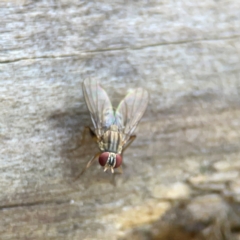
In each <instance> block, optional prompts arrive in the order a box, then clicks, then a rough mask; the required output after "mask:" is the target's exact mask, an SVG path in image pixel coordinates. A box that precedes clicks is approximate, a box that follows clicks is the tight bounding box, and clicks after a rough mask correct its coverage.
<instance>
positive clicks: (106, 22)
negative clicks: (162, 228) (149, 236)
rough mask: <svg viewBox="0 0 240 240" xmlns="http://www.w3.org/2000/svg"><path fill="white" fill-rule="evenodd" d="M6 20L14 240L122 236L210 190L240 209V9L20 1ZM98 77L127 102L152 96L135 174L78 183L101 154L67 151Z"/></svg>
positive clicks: (1, 229) (5, 130)
mask: <svg viewBox="0 0 240 240" xmlns="http://www.w3.org/2000/svg"><path fill="white" fill-rule="evenodd" d="M0 19H1V22H0V29H1V37H0V47H1V51H0V71H1V84H0V112H1V115H0V131H1V142H0V144H1V145H0V151H1V160H0V171H1V174H0V186H1V194H0V202H1V214H0V219H1V221H0V234H1V237H0V238H1V239H2V240H3V239H11V240H12V239H38V240H40V239H41V240H47V239H51V240H52V239H71V240H74V239H111V240H112V239H117V238H118V237H119V236H122V235H124V234H125V231H127V230H129V229H131V228H132V227H136V226H137V227H139V226H141V225H142V224H145V223H149V222H150V221H155V220H156V219H158V218H159V217H160V216H161V215H162V214H163V213H164V212H165V211H166V210H169V209H170V208H171V206H172V205H171V201H169V200H171V199H174V200H178V199H189V198H191V197H192V196H196V195H201V194H212V193H215V194H219V196H223V198H224V197H226V196H228V197H229V196H230V197H231V198H232V199H233V201H234V203H235V204H238V206H239V204H240V195H239V192H240V177H239V170H240V150H239V147H240V4H239V1H238V0H226V1H224V0H223V1H211V0H205V1H181V0H180V1H157V0H153V1H118V2H115V1H100V2H94V1H76V0H68V1H66V0H65V1H64V0H61V1H28V0H25V1H24V0H22V1H17V0H15V1H13V0H12V1H1V3H0ZM89 76H90V77H91V76H94V77H98V78H99V79H100V81H101V83H102V85H103V86H104V88H105V89H106V90H107V92H108V93H109V95H110V96H111V97H112V99H113V100H114V102H116V103H117V101H119V100H121V98H122V97H123V96H124V95H125V94H126V93H127V90H128V89H129V88H134V87H137V86H142V87H145V88H146V89H147V90H148V91H149V93H150V95H151V99H150V103H149V107H148V109H147V111H146V114H145V115H144V118H143V120H142V122H141V124H140V126H139V128H138V138H137V139H136V140H135V142H134V143H133V144H132V146H131V147H130V148H129V149H128V151H126V154H125V158H124V161H125V166H124V174H123V175H117V176H116V177H115V179H112V176H111V174H110V173H109V174H106V173H103V172H102V169H100V167H98V166H97V164H96V165H94V166H92V167H91V168H90V169H89V170H88V171H87V172H86V174H85V175H84V176H83V177H82V178H81V179H79V180H78V181H77V182H73V179H74V177H75V176H76V175H77V174H78V173H79V172H80V171H81V169H82V168H83V167H84V166H85V164H86V162H87V161H88V160H89V158H90V157H91V156H92V154H93V153H95V152H96V151H97V147H96V146H95V145H94V144H92V143H91V139H87V140H86V142H85V143H84V145H82V146H81V147H80V148H78V149H77V150H76V151H69V149H72V148H75V147H76V146H79V144H80V142H81V141H80V140H81V138H82V130H83V127H84V126H86V125H89V124H90V118H89V115H88V112H87V109H86V106H85V104H84V100H83V96H82V91H81V83H82V81H83V79H84V78H86V77H89ZM218 211H221V208H220V210H219V209H218V210H217V212H218ZM222 211H223V214H225V213H226V210H225V209H223V210H222ZM224 211H225V212H224ZM200 212H201V211H200ZM214 214H215V215H214ZM214 214H213V215H214V218H218V215H216V212H215V213H214ZM196 215H197V213H196ZM221 216H222V215H221ZM224 216H225V215H224ZM211 217H212V216H209V218H211ZM226 219H227V220H226ZM224 221H225V222H226V221H229V222H230V225H231V219H228V218H224ZM234 227H235V229H239V225H238V223H237V224H236V223H235V225H234ZM236 234H237V233H236Z"/></svg>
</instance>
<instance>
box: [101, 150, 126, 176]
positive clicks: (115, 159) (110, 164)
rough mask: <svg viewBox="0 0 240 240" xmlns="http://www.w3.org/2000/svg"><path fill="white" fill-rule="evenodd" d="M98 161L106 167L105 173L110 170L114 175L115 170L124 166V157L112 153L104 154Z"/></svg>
mask: <svg viewBox="0 0 240 240" xmlns="http://www.w3.org/2000/svg"><path fill="white" fill-rule="evenodd" d="M98 161H99V164H100V165H101V166H103V167H104V172H105V171H107V169H108V168H110V169H111V171H112V173H114V168H118V167H119V166H120V165H121V164H122V156H121V155H120V154H116V153H112V152H103V153H101V155H100V156H99V159H98Z"/></svg>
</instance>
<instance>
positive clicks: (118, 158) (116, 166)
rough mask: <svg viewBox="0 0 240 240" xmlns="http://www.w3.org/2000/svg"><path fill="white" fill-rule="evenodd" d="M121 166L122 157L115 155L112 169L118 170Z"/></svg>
mask: <svg viewBox="0 0 240 240" xmlns="http://www.w3.org/2000/svg"><path fill="white" fill-rule="evenodd" d="M121 164H122V156H121V155H120V154H117V155H116V165H115V167H114V168H118V167H119V166H120V165H121Z"/></svg>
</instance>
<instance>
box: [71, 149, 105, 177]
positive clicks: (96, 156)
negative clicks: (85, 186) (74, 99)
mask: <svg viewBox="0 0 240 240" xmlns="http://www.w3.org/2000/svg"><path fill="white" fill-rule="evenodd" d="M100 154H101V152H99V153H97V154H95V156H94V157H93V158H92V159H91V160H90V161H89V162H88V163H87V165H86V166H85V168H84V169H83V170H82V171H81V172H80V174H79V175H78V176H77V177H76V178H75V179H74V180H73V181H76V180H77V179H78V178H80V177H81V176H82V174H83V173H84V172H85V171H86V170H87V169H88V168H89V167H90V166H91V165H92V164H93V162H94V161H95V160H96V159H98V157H99V156H100Z"/></svg>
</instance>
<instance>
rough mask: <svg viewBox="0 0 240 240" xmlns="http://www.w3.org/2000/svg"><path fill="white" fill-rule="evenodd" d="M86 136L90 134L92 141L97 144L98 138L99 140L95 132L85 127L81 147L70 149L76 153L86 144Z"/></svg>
mask: <svg viewBox="0 0 240 240" xmlns="http://www.w3.org/2000/svg"><path fill="white" fill-rule="evenodd" d="M86 134H90V135H91V137H92V139H93V140H94V141H95V142H97V140H98V138H97V135H96V134H95V132H94V131H93V130H92V129H91V128H90V127H84V130H83V134H82V140H81V143H80V145H78V146H76V147H75V148H72V149H70V151H75V150H77V149H78V148H79V147H81V146H82V145H83V144H84V142H85V137H86Z"/></svg>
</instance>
